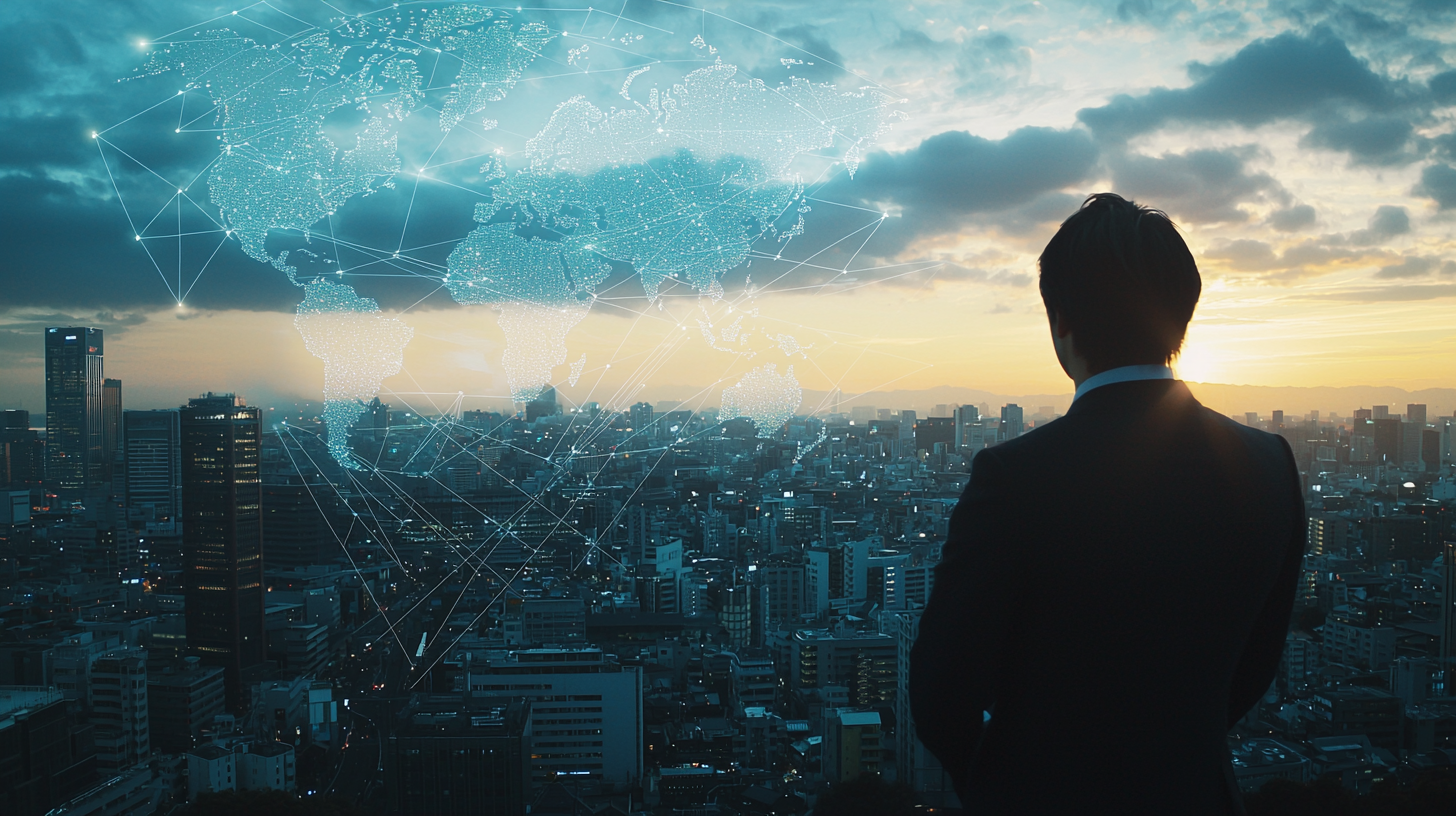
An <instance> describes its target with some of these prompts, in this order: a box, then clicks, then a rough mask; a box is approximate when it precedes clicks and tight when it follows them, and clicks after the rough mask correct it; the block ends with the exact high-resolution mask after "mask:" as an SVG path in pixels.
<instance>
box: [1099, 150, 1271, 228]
mask: <svg viewBox="0 0 1456 816" xmlns="http://www.w3.org/2000/svg"><path fill="white" fill-rule="evenodd" d="M1256 153H1257V149H1256V148H1254V147H1252V146H1245V147H1235V148H1228V149H1225V150H1190V151H1188V152H1187V153H1181V154H1180V153H1165V154H1163V155H1162V156H1161V157H1153V156H1142V155H1136V154H1134V155H1124V156H1120V157H1116V158H1113V159H1111V160H1109V164H1110V165H1111V167H1112V178H1113V183H1114V184H1115V186H1116V187H1117V188H1118V190H1120V191H1122V193H1123V194H1124V195H1126V196H1128V197H1131V198H1136V199H1139V200H1140V202H1141V203H1145V204H1148V205H1151V206H1156V207H1159V208H1161V209H1164V210H1167V211H1168V212H1169V213H1170V214H1171V215H1173V216H1174V217H1175V218H1179V219H1181V220H1184V221H1188V222H1190V223H1217V222H1239V221H1246V220H1248V218H1249V213H1248V212H1247V211H1246V210H1243V209H1241V208H1240V207H1239V205H1240V204H1243V203H1246V202H1254V201H1264V200H1267V199H1274V200H1283V199H1287V198H1288V193H1287V192H1285V190H1284V188H1283V187H1282V186H1281V185H1280V184H1279V182H1277V181H1275V180H1274V178H1273V177H1272V176H1270V175H1268V174H1267V173H1250V172H1248V171H1247V170H1246V169H1245V164H1246V163H1247V161H1248V160H1249V159H1251V158H1252V157H1253V156H1254V155H1256Z"/></svg>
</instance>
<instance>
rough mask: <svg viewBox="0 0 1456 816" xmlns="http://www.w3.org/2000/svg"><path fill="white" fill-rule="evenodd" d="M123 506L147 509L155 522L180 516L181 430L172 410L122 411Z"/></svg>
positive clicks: (174, 519) (173, 519) (171, 519)
mask: <svg viewBox="0 0 1456 816" xmlns="http://www.w3.org/2000/svg"><path fill="white" fill-rule="evenodd" d="M121 416H122V422H121V424H122V443H121V445H122V462H123V464H122V474H123V476H124V478H125V480H126V505H127V506H128V507H136V508H146V507H148V506H150V508H151V510H152V512H153V513H154V514H155V517H156V518H155V520H156V521H158V522H167V521H177V520H178V518H179V517H180V516H181V513H182V430H181V426H180V425H179V422H178V414H177V412H176V411H175V410H172V411H124V412H122V415H121Z"/></svg>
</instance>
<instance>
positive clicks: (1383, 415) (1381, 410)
mask: <svg viewBox="0 0 1456 816" xmlns="http://www.w3.org/2000/svg"><path fill="white" fill-rule="evenodd" d="M1371 411H1373V414H1372V415H1371V417H1370V418H1371V419H1390V406H1389V405H1376V406H1374V407H1372V408H1371Z"/></svg>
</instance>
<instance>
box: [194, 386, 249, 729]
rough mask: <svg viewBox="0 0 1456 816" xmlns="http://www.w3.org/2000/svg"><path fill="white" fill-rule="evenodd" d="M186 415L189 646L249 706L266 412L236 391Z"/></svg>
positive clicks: (239, 706)
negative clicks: (245, 675) (247, 404)
mask: <svg viewBox="0 0 1456 816" xmlns="http://www.w3.org/2000/svg"><path fill="white" fill-rule="evenodd" d="M178 415H179V416H178V419H179V423H178V424H179V426H180V429H181V439H182V520H183V528H182V563H183V571H182V583H183V592H184V594H185V596H186V610H187V648H188V650H189V651H190V652H191V653H193V654H195V655H197V656H198V657H201V658H202V661H203V662H204V663H206V664H209V665H214V666H221V667H222V669H223V680H224V683H225V685H226V688H227V704H228V709H229V710H230V711H233V712H235V713H241V712H242V711H243V710H244V709H245V708H246V707H247V695H246V694H245V690H244V686H243V672H244V670H246V669H248V668H251V667H253V666H256V665H258V664H260V663H262V662H263V659H264V651H265V636H264V629H263V525H262V503H263V490H262V486H263V483H262V478H261V474H260V469H259V459H260V448H261V446H262V417H261V416H260V413H259V411H258V409H257V408H248V407H245V406H244V404H243V401H242V399H240V398H237V397H234V396H233V395H232V394H221V395H214V394H211V393H209V394H208V395H207V396H205V397H200V398H197V399H193V400H189V401H188V403H187V407H185V408H182V409H180V410H179V411H178Z"/></svg>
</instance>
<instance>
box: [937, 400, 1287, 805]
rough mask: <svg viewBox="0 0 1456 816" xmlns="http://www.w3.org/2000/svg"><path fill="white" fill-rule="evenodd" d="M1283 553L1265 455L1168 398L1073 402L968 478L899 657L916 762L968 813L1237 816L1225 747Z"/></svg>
mask: <svg viewBox="0 0 1456 816" xmlns="http://www.w3.org/2000/svg"><path fill="white" fill-rule="evenodd" d="M1303 542H1304V508H1303V501H1302V498H1301V493H1300V487H1299V476H1298V472H1297V470H1296V466H1295V464H1294V461H1293V457H1292V456H1291V454H1290V453H1289V449H1288V446H1287V445H1286V444H1285V443H1284V442H1283V440H1282V439H1280V438H1279V437H1277V436H1273V435H1271V434H1266V433H1263V432H1260V431H1255V430H1252V429H1249V428H1246V427H1244V426H1241V425H1238V424H1236V423H1234V422H1232V421H1230V420H1229V419H1227V418H1226V417H1222V416H1220V415H1218V414H1216V413H1213V412H1212V411H1209V410H1208V409H1206V408H1204V407H1203V406H1201V405H1199V404H1198V402H1197V401H1196V400H1194V399H1193V397H1192V395H1191V394H1190V393H1189V392H1188V390H1187V388H1186V387H1185V386H1184V385H1183V384H1182V383H1181V382H1177V381H1173V380H1166V379H1164V380H1142V381H1135V382H1120V383H1114V384H1109V385H1103V386H1102V387H1100V388H1095V389H1093V390H1091V391H1089V392H1087V393H1086V394H1084V395H1082V396H1081V397H1079V398H1078V399H1077V400H1076V402H1074V403H1073V406H1072V408H1071V409H1070V410H1069V412H1068V414H1067V415H1066V416H1065V417H1063V418H1061V419H1059V420H1057V421H1055V422H1052V423H1051V424H1049V425H1046V426H1044V427H1042V428H1038V429H1037V430H1035V431H1033V432H1031V433H1029V434H1027V435H1026V436H1023V437H1021V438H1019V439H1016V440H1013V441H1010V442H1007V443H1005V444H1003V445H1000V446H998V447H995V448H992V449H990V450H987V451H984V452H982V453H981V454H979V455H978V456H977V457H976V459H975V461H974V464H973V467H972V476H971V483H970V485H968V487H967V489H966V493H965V495H964V496H963V497H962V500H961V503H960V505H959V506H958V507H957V509H956V512H955V514H954V516H953V517H952V520H951V526H950V533H949V538H948V541H947V544H946V552H945V557H944V560H943V562H942V565H941V566H940V567H939V568H938V569H937V574H936V581H937V583H936V587H935V591H934V593H933V595H932V599H931V602H930V605H929V607H928V608H927V609H926V612H925V614H924V616H923V618H922V621H921V630H920V631H921V635H920V639H919V641H918V642H917V643H916V646H915V653H914V655H913V668H912V675H911V696H912V702H913V705H914V707H915V720H916V724H917V728H918V734H919V737H920V739H921V741H922V742H924V743H925V745H926V746H927V747H928V748H930V749H931V750H932V751H933V752H934V753H936V754H937V756H940V757H941V759H942V761H943V762H946V763H947V766H948V767H947V770H948V771H950V772H951V775H952V777H953V778H955V779H956V780H957V787H958V789H960V790H961V791H962V793H963V794H964V797H965V799H966V800H967V801H965V805H966V807H967V808H968V810H969V811H970V812H972V813H978V812H987V813H1000V812H1007V813H1055V814H1074V813H1079V812H1089V813H1093V812H1097V813H1100V812H1117V813H1128V814H1130V813H1234V812H1238V810H1240V809H1241V806H1240V805H1239V804H1238V799H1237V790H1236V788H1235V787H1234V782H1233V778H1232V772H1231V770H1230V768H1229V765H1228V749H1227V745H1226V733H1227V729H1228V727H1229V726H1230V724H1231V723H1232V722H1234V721H1236V720H1237V719H1238V718H1240V717H1241V716H1242V715H1243V714H1244V713H1245V712H1246V711H1247V710H1248V708H1249V707H1250V706H1252V705H1253V704H1254V703H1255V702H1256V701H1257V699H1258V697H1259V696H1260V695H1261V694H1263V692H1264V691H1265V690H1266V689H1267V688H1268V686H1269V683H1270V682H1271V680H1272V679H1273V676H1274V672H1275V670H1276V668H1277V664H1278V660H1279V655H1280V652H1281V650H1282V648H1283V644H1284V637H1285V630H1286V627H1287V625H1288V620H1289V612H1290V604H1291V603H1292V600H1293V593H1294V586H1295V581H1296V580H1297V577H1298V570H1299V567H1300V558H1301V555H1302V550H1303ZM984 707H992V711H993V716H992V718H991V721H990V723H989V724H988V725H987V726H986V727H985V732H984V740H981V741H979V745H977V744H976V742H977V737H978V736H979V735H978V734H977V733H976V732H977V731H978V729H979V726H978V724H977V722H976V721H978V720H979V719H980V717H979V711H980V710H981V709H982V708H984Z"/></svg>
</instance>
